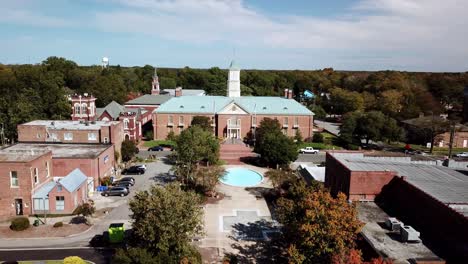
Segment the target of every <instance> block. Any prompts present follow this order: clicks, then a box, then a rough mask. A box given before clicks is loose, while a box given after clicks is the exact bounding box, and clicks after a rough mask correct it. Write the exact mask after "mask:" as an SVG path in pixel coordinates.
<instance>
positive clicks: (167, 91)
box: [161, 89, 205, 96]
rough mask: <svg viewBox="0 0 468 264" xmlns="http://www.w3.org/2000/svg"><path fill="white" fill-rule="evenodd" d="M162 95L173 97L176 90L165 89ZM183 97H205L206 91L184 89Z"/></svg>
mask: <svg viewBox="0 0 468 264" xmlns="http://www.w3.org/2000/svg"><path fill="white" fill-rule="evenodd" d="M161 94H169V95H171V96H175V89H164V90H162V91H161ZM182 95H195V96H203V95H205V90H195V89H182Z"/></svg>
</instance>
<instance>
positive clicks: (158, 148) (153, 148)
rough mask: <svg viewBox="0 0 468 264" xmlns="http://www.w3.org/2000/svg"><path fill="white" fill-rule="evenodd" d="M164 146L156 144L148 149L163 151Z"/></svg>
mask: <svg viewBox="0 0 468 264" xmlns="http://www.w3.org/2000/svg"><path fill="white" fill-rule="evenodd" d="M163 150H164V148H163V147H161V146H154V147H151V148H149V149H148V151H163Z"/></svg>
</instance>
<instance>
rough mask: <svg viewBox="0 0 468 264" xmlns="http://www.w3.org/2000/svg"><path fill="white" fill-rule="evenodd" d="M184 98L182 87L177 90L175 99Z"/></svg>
mask: <svg viewBox="0 0 468 264" xmlns="http://www.w3.org/2000/svg"><path fill="white" fill-rule="evenodd" d="M179 96H182V87H177V88H175V97H179Z"/></svg>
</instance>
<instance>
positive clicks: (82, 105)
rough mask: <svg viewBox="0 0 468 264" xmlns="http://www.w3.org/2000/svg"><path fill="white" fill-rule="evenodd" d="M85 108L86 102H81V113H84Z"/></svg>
mask: <svg viewBox="0 0 468 264" xmlns="http://www.w3.org/2000/svg"><path fill="white" fill-rule="evenodd" d="M86 108H87V105H86V104H81V113H82V114H86Z"/></svg>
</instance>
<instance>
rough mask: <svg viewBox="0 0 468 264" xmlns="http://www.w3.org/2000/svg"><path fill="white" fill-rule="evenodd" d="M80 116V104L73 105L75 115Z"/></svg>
mask: <svg viewBox="0 0 468 264" xmlns="http://www.w3.org/2000/svg"><path fill="white" fill-rule="evenodd" d="M79 114H81V108H80V104H75V115H79Z"/></svg>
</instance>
